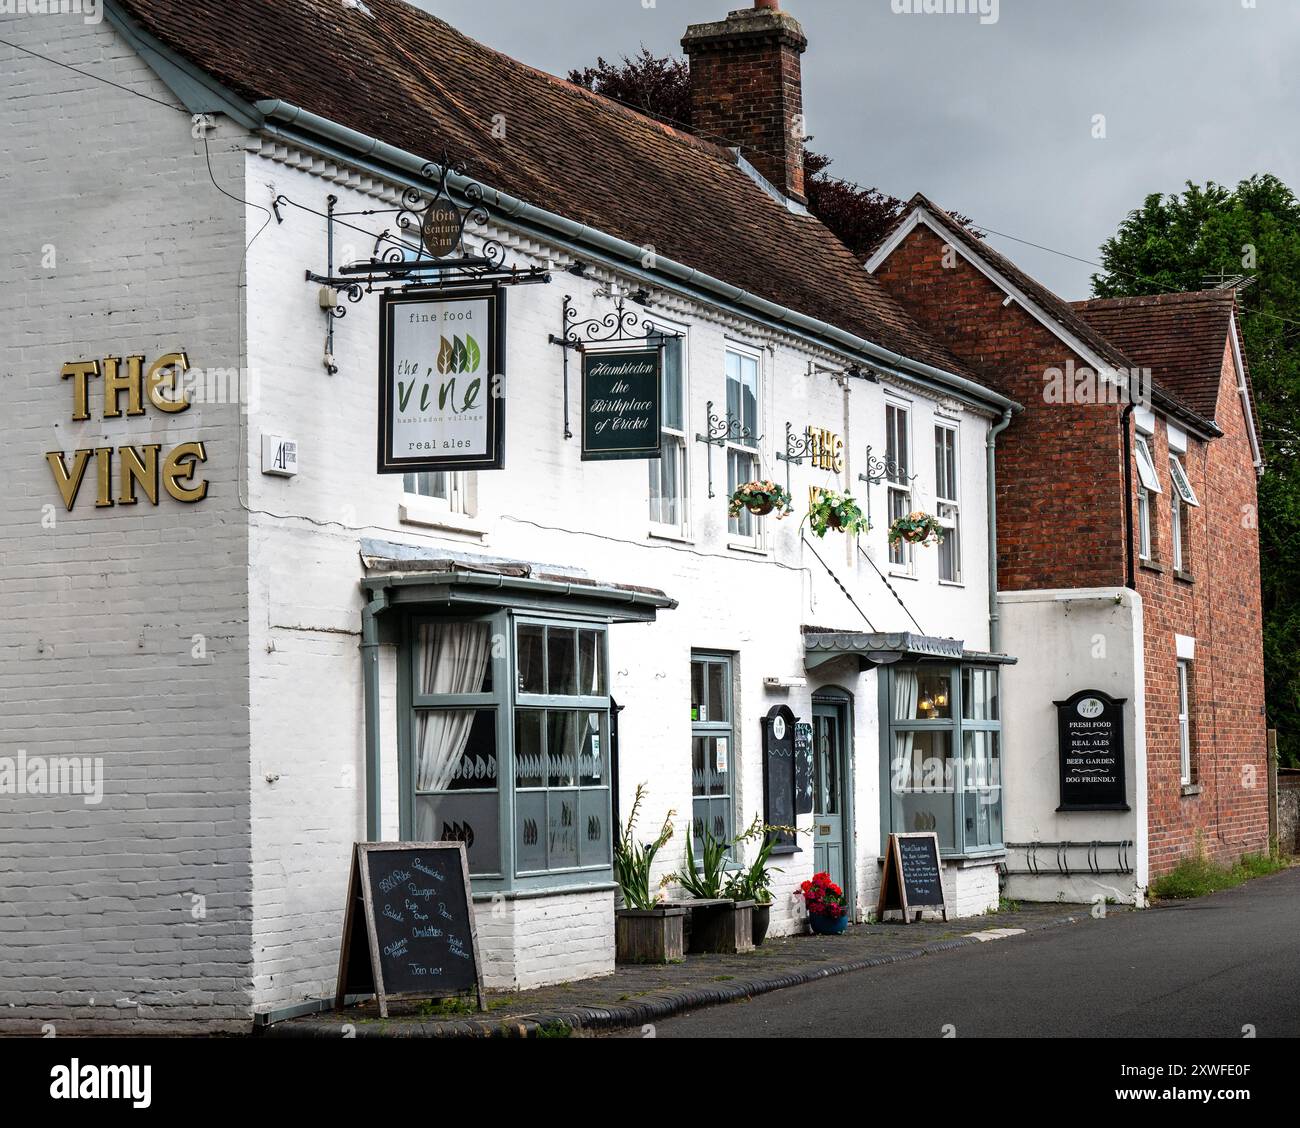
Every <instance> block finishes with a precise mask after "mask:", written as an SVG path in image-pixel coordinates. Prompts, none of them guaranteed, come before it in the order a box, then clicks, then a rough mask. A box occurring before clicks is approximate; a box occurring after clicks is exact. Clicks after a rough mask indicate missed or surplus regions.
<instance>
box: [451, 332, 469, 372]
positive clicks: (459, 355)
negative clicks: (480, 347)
mask: <svg viewBox="0 0 1300 1128" xmlns="http://www.w3.org/2000/svg"><path fill="white" fill-rule="evenodd" d="M452 340H453V349H452V360H451V369H450V371H452V372H468V371H469V367H468V366H469V354H468V353H467V352H466V351H465V342H464V341H462V340H461V339H460V338H459V337H454V338H453V339H452Z"/></svg>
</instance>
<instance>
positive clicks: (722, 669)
mask: <svg viewBox="0 0 1300 1128" xmlns="http://www.w3.org/2000/svg"><path fill="white" fill-rule="evenodd" d="M728 669H730V667H729V666H728V665H727V664H726V663H725V662H710V663H709V720H710V721H715V722H726V721H729V720H731V712H730V710H729V709H728V707H727V704H728V703H727V689H728V686H727V671H728Z"/></svg>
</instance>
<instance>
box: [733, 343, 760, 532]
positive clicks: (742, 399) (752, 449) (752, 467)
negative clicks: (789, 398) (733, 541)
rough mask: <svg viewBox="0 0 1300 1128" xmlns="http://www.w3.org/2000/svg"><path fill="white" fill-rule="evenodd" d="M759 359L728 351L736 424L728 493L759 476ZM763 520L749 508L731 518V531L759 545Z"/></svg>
mask: <svg viewBox="0 0 1300 1128" xmlns="http://www.w3.org/2000/svg"><path fill="white" fill-rule="evenodd" d="M758 405H759V377H758V356H757V354H755V353H748V352H740V351H738V350H736V349H728V350H727V414H728V416H729V417H730V418H731V419H732V420H733V421H734V424H735V427H734V430H733V434H732V436H731V437H729V438H728V440H727V492H728V493H732V492H734V491H735V490H736V489H737V487H739V486H742V485H744V484H745V483H746V482H752V481H754V480H755V479H756V478H757V477H758V476H759V474H758V427H759V409H758ZM762 523H763V519H762V518H761V517H755V516H754V515H753V514H752V513H750V512H749V510H748V509H742V510H741V511H740V515H739V516H737V517H732V518H731V519H730V522H729V525H728V530H729V531H730V533H731V535H732V536H733V537H735V538H737V539H739V540H746V541H750V542H751V543H753V544H755V545H757V544H758V543H759V540H760V538H761V536H762V527H763V524H762Z"/></svg>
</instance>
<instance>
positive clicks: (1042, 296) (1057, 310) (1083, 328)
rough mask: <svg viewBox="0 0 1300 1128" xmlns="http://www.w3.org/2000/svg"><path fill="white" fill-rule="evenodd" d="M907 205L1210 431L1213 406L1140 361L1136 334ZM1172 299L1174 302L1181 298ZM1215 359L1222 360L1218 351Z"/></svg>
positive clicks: (939, 213) (938, 216)
mask: <svg viewBox="0 0 1300 1128" xmlns="http://www.w3.org/2000/svg"><path fill="white" fill-rule="evenodd" d="M909 205H910V207H913V208H917V207H919V208H923V209H925V211H926V212H927V213H928V214H929V216H930V217H931V218H932V219H933V220H935V221H936V222H937V223H938V224H939V225H940V226H941V227H943V228H944V229H945V230H946V231H947V232H949V234H951V235H952V236H953V237H954V238H955V239H957V240H959V241H961V242H962V243H964V244H965V245H967V246H970V247H972V249H973V250H974V252H975V253H976V254H977V255H979V257H980V258H981V259H982V260H983V261H984V262H985V263H986V264H987V265H988V266H989V267H991V268H992V269H993V270H995V271H996V272H997V273H998V274H1001V275H1002V277H1003V278H1005V279H1006V280H1007V282H1008V283H1010V284H1011V285H1012V286H1014V287H1015V288H1016V289H1018V290H1019V291H1020V292H1021V293H1022V294H1024V295H1025V297H1026V298H1028V299H1029V300H1030V301H1031V302H1033V303H1034V305H1035V306H1036V307H1037V309H1038V310H1039V311H1040V312H1042V313H1043V314H1044V315H1046V316H1047V317H1048V318H1050V319H1051V320H1052V321H1054V322H1055V323H1056V324H1057V325H1058V326H1059V327H1060V328H1061V329H1062V330H1064V331H1065V332H1066V333H1068V334H1069V335H1070V336H1072V337H1074V338H1075V339H1076V340H1078V341H1079V342H1081V343H1082V344H1083V345H1085V346H1086V347H1087V348H1088V349H1090V350H1091V351H1092V352H1093V353H1095V354H1096V355H1097V356H1098V357H1100V358H1101V359H1102V360H1103V361H1105V362H1106V363H1107V364H1109V365H1111V366H1112V367H1114V368H1123V369H1141V368H1150V369H1151V379H1152V383H1153V384H1154V391H1155V397H1154V398H1155V406H1156V407H1158V408H1160V409H1162V410H1164V411H1167V412H1169V413H1171V414H1173V415H1175V416H1180V417H1183V418H1184V420H1188V419H1190V420H1192V421H1194V422H1196V423H1198V424H1201V425H1206V424H1208V425H1209V427H1208V429H1209V430H1211V431H1213V430H1214V426H1213V425H1214V404H1213V402H1212V401H1211V403H1210V405H1209V408H1208V410H1202V408H1201V407H1198V406H1197V404H1198V402H1199V403H1201V404H1202V406H1203V405H1204V396H1203V395H1202V396H1201V397H1200V399H1199V400H1197V401H1193V400H1192V399H1189V398H1188V396H1187V394H1185V393H1186V392H1188V391H1190V390H1191V389H1190V387H1189V386H1188V385H1187V384H1186V383H1185V382H1183V381H1182V380H1181V378H1179V377H1178V376H1177V375H1176V374H1175V373H1174V372H1173V371H1172V369H1170V368H1168V367H1167V366H1165V367H1163V368H1162V366H1159V365H1157V364H1154V363H1150V362H1148V361H1145V360H1143V359H1141V357H1142V356H1143V355H1149V354H1150V349H1149V348H1148V347H1147V346H1146V343H1145V342H1142V348H1143V353H1141V354H1139V352H1138V342H1139V341H1141V338H1142V334H1141V332H1140V331H1138V332H1135V333H1132V334H1128V333H1125V334H1116V333H1112V332H1111V331H1110V326H1109V325H1105V324H1101V323H1100V322H1099V321H1098V320H1097V319H1095V318H1093V317H1092V316H1091V315H1090V313H1089V312H1088V309H1087V308H1085V307H1091V306H1092V305H1093V304H1094V303H1089V302H1073V303H1072V302H1067V301H1066V300H1065V299H1064V298H1062V297H1060V296H1058V295H1057V294H1054V293H1053V292H1052V291H1051V290H1049V289H1048V288H1047V287H1046V286H1044V285H1043V284H1042V283H1040V282H1038V281H1037V280H1036V279H1034V278H1031V277H1030V276H1029V275H1028V274H1026V273H1025V272H1024V271H1023V270H1021V269H1020V267H1018V266H1017V265H1016V264H1015V263H1014V262H1012V261H1011V260H1010V259H1009V258H1007V257H1006V256H1005V255H1003V254H1001V253H999V252H998V251H996V250H994V249H993V248H992V247H990V246H989V245H988V243H987V242H983V241H979V240H975V239H973V238H972V237H971V234H970V232H968V231H966V230H965V228H963V227H962V225H961V224H960V223H958V222H957V220H956V219H954V218H953V217H952V216H951V215H950V214H949V213H948V212H946V211H944V210H943V208H941V207H939V206H938V205H937V204H935V203H933V202H931V201H930V200H929V199H927V198H926V197H925V196H924V195H922V194H921V193H919V192H918V193H917V194H916V195H915V196H913V197H912V199H911V200H910V201H909ZM909 214H910V213H909ZM906 222H907V215H906V214H905V215H904V216H902V217H901V218H900V219H899V221H898V224H896V225H895V230H897V228H898V227H899V226H901V225H902V224H903V223H906ZM891 234H892V232H891ZM888 239H889V236H888V235H887V236H885V238H884V239H883V240H881V245H882V246H883V245H884V243H885V242H887V241H888ZM1172 296H1174V297H1178V296H1180V295H1172ZM1122 300H1127V299H1122ZM1226 339H1227V337H1226V325H1225V330H1224V336H1223V337H1222V338H1221V339H1220V348H1222V344H1223V342H1226ZM1219 355H1220V358H1222V352H1220V354H1219ZM1171 377H1172V378H1171Z"/></svg>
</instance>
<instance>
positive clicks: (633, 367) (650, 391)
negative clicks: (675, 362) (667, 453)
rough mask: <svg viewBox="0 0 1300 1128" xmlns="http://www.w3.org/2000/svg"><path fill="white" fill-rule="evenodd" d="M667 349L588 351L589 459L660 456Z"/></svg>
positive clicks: (585, 425)
mask: <svg viewBox="0 0 1300 1128" xmlns="http://www.w3.org/2000/svg"><path fill="white" fill-rule="evenodd" d="M662 367H663V350H662V349H659V348H653V349H637V350H635V351H629V350H626V349H624V350H617V351H615V350H609V351H605V352H591V351H584V352H583V354H582V457H583V460H584V461H588V462H592V461H609V460H613V459H623V458H628V459H631V458H645V459H652V458H660V457H662V452H661V450H660V446H659V443H660V410H661V408H660V387H661V384H660V371H661V369H662Z"/></svg>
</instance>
